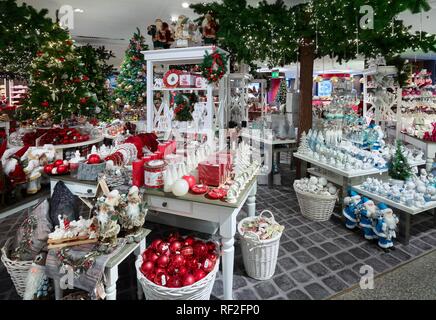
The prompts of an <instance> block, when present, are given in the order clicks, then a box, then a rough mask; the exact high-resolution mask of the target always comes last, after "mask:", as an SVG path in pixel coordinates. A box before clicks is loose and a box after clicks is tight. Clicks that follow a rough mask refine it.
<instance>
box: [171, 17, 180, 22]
mask: <svg viewBox="0 0 436 320" xmlns="http://www.w3.org/2000/svg"><path fill="white" fill-rule="evenodd" d="M178 19H179V17H178V16H171V21H172V22H177V20H178Z"/></svg>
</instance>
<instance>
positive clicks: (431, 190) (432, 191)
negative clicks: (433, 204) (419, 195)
mask: <svg viewBox="0 0 436 320" xmlns="http://www.w3.org/2000/svg"><path fill="white" fill-rule="evenodd" d="M427 193H428V194H429V195H431V196H433V195H435V194H436V188H435V187H433V186H429V187H427Z"/></svg>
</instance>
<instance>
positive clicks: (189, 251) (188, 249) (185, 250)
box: [180, 246, 194, 257]
mask: <svg viewBox="0 0 436 320" xmlns="http://www.w3.org/2000/svg"><path fill="white" fill-rule="evenodd" d="M180 253H181V254H182V255H183V256H185V257H188V256H192V255H193V254H194V249H193V248H192V247H191V246H184V247H182V249H180Z"/></svg>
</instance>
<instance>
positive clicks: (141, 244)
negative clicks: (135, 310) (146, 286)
mask: <svg viewBox="0 0 436 320" xmlns="http://www.w3.org/2000/svg"><path fill="white" fill-rule="evenodd" d="M144 250H145V238H144V239H142V240H141V242H139V244H138V247H137V248H136V249H135V251H134V252H133V253H134V255H135V257H136V259H137V258H138V256H139V255H140V254H141V253H142V252H144ZM136 259H135V261H136ZM136 271H137V272H138V270H136ZM137 286H138V288H137V292H136V294H137V296H138V300H142V299H143V297H144V292H143V291H142V285H141V282H140V281H139V280H137Z"/></svg>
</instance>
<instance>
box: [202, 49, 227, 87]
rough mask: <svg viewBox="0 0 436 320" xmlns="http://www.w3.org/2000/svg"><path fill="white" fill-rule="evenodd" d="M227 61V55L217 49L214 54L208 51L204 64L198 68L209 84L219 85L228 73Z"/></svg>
mask: <svg viewBox="0 0 436 320" xmlns="http://www.w3.org/2000/svg"><path fill="white" fill-rule="evenodd" d="M227 59H228V57H227V56H226V55H225V53H223V52H220V51H219V50H217V49H215V50H214V51H213V52H212V54H209V53H208V52H207V51H206V53H205V54H204V58H203V63H201V64H200V65H199V66H198V70H199V71H200V72H201V75H202V76H203V77H204V78H206V79H207V81H208V82H209V83H217V82H218V81H219V80H220V79H221V78H222V77H223V76H224V74H225V73H226V72H227Z"/></svg>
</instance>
